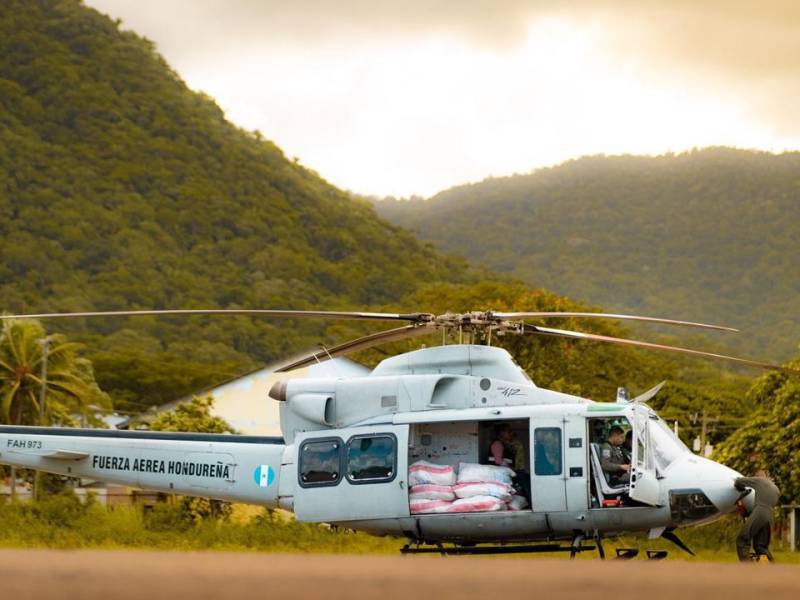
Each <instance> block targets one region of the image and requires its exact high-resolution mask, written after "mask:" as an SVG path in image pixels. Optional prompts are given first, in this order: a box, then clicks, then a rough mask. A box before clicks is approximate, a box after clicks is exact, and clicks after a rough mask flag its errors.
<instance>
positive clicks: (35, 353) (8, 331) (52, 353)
mask: <svg viewBox="0 0 800 600" xmlns="http://www.w3.org/2000/svg"><path fill="white" fill-rule="evenodd" d="M45 343H46V347H45ZM80 349H81V345H80V344H76V343H72V342H68V341H67V340H66V338H65V337H64V336H63V335H50V336H47V335H46V332H45V329H44V327H43V326H42V325H41V323H39V322H38V321H32V320H9V321H4V322H3V328H2V332H1V333H0V421H2V422H4V423H11V424H13V425H21V424H25V425H30V424H34V423H38V424H40V425H45V424H57V425H73V424H74V423H75V418H74V416H75V415H80V416H81V417H82V420H84V421H86V420H90V419H91V411H92V410H93V409H94V408H95V407H99V408H109V407H110V406H111V401H110V399H109V397H108V395H107V394H105V393H103V392H102V391H101V390H100V388H99V386H98V385H97V382H96V381H95V379H94V371H93V369H92V364H91V362H89V361H88V360H86V359H85V358H81V357H80V356H79V354H78V353H79V351H80ZM45 361H46V364H47V377H46V385H45V380H44V379H43V378H42V375H43V371H44V369H43V367H44V364H45ZM42 399H44V406H42V405H41V401H42ZM38 481H39V478H38V477H37V482H38ZM15 487H16V471H15V470H14V469H12V470H11V493H12V496H13V495H14V492H15ZM38 489H39V485H37V490H38Z"/></svg>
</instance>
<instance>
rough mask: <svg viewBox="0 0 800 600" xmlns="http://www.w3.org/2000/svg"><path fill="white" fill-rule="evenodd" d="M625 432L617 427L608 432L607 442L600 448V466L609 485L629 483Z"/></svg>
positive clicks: (629, 465) (629, 462)
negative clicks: (624, 447) (624, 446)
mask: <svg viewBox="0 0 800 600" xmlns="http://www.w3.org/2000/svg"><path fill="white" fill-rule="evenodd" d="M624 444H625V432H624V431H623V429H622V427H620V426H619V425H614V426H613V427H612V428H611V429H610V430H609V431H608V439H607V441H606V442H605V443H604V444H603V445H601V446H600V466H601V467H602V468H603V472H604V474H605V475H606V479H607V480H608V483H610V484H611V485H614V486H616V485H621V484H624V483H628V482H629V481H630V477H631V474H630V470H631V461H630V458H629V457H627V456H626V455H625V451H624V449H623V445H624Z"/></svg>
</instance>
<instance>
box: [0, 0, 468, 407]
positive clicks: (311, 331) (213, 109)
mask: <svg viewBox="0 0 800 600" xmlns="http://www.w3.org/2000/svg"><path fill="white" fill-rule="evenodd" d="M465 278H466V275H465V269H464V265H463V264H462V263H461V262H460V261H454V260H449V259H446V258H443V257H442V256H441V255H439V254H438V253H437V252H435V251H434V250H433V249H432V248H431V247H426V246H424V245H422V244H421V243H419V242H417V241H416V239H415V238H414V237H413V236H412V235H411V234H410V233H408V232H406V231H403V230H401V229H399V228H397V227H395V226H393V225H390V224H389V223H387V222H385V221H383V220H382V219H380V218H378V217H377V216H376V214H375V211H374V209H373V207H372V206H371V205H370V204H369V203H368V202H365V201H354V200H353V199H351V198H350V197H349V196H348V195H347V194H345V193H343V192H342V191H340V190H339V189H337V188H335V187H334V186H332V185H330V184H329V183H327V182H326V181H325V180H323V179H322V178H321V177H320V176H319V175H318V174H316V173H314V172H312V171H310V170H308V169H306V168H304V167H302V166H301V165H299V164H297V162H293V161H290V160H287V158H286V157H285V156H284V154H283V153H282V152H281V150H280V149H279V148H277V147H276V146H275V145H274V144H273V143H271V142H269V141H268V140H266V139H264V138H263V137H262V136H261V135H260V134H259V133H250V132H247V131H243V130H241V129H238V128H236V127H235V126H233V125H232V124H230V123H229V122H227V121H226V120H225V117H224V115H223V113H222V111H221V110H220V109H219V107H218V106H217V105H216V104H215V103H214V102H213V100H211V99H210V98H208V97H206V96H204V95H202V94H200V93H196V92H193V91H191V90H189V89H188V88H187V86H186V85H185V84H184V83H183V82H182V81H181V80H180V78H179V77H178V76H177V75H176V73H175V72H174V71H172V70H171V69H170V67H169V65H167V64H166V63H165V61H164V60H163V59H162V58H161V57H160V56H159V55H158V54H157V52H156V51H155V49H154V46H153V44H152V43H150V42H149V41H147V40H145V39H142V38H141V37H139V36H137V35H136V34H134V33H131V32H127V31H121V30H120V28H119V23H116V22H113V21H112V20H110V19H109V18H107V17H106V16H103V15H101V14H99V13H98V12H96V11H94V10H91V9H88V8H86V7H85V6H83V5H82V4H81V3H80V2H77V1H73V0H66V1H65V0H58V1H56V0H37V1H29V0H5V1H4V2H3V3H2V4H0V310H2V311H5V312H8V313H16V312H32V311H70V310H72V311H82V310H114V309H137V308H141V309H144V308H168V307H172V308H176V307H177V308H196V307H226V308H232V307H249V308H270V307H287V308H296V309H305V308H312V307H314V308H324V309H336V308H340V307H368V306H374V305H381V304H384V303H387V302H389V301H393V300H398V299H399V298H400V297H402V296H404V295H405V294H407V293H409V292H411V291H413V290H414V289H415V288H416V287H417V282H418V281H428V282H431V281H438V280H446V281H461V280H464V279H465ZM290 325H291V326H290ZM48 326H49V327H51V328H54V329H57V330H61V331H65V332H67V333H69V334H71V335H73V336H74V337H76V338H78V339H80V340H82V341H84V342H87V344H88V345H89V347H90V349H91V354H90V358H91V359H92V360H93V361H94V364H95V367H96V370H97V375H98V381H99V382H100V384H101V386H102V387H103V388H104V389H105V390H107V391H109V392H111V393H112V395H113V396H114V397H115V399H116V400H117V401H120V400H125V401H127V402H128V403H129V404H130V406H131V407H136V406H140V405H146V404H153V403H156V402H162V401H165V400H169V399H173V398H175V397H176V396H179V395H181V394H185V393H187V392H189V391H191V390H196V389H198V388H201V387H203V386H205V385H208V384H210V383H212V382H215V381H219V380H221V379H225V378H227V377H230V376H231V375H233V374H235V373H240V372H242V371H243V370H246V369H248V368H251V367H253V366H255V365H256V364H257V363H259V362H265V361H269V360H273V359H276V358H279V357H285V356H286V355H287V354H289V353H291V352H293V351H297V350H298V349H307V348H309V347H313V346H315V345H316V344H317V343H318V342H320V341H322V342H330V340H331V335H333V334H330V335H328V334H327V333H326V327H327V325H326V324H324V323H317V322H304V323H294V324H287V323H276V322H274V321H273V322H268V321H264V320H258V319H251V318H244V317H242V318H238V317H237V318H215V319H211V318H201V317H198V318H192V319H178V318H175V319H149V318H147V319H128V320H119V319H105V320H99V321H92V322H91V323H88V322H81V323H74V322H73V323H66V322H63V321H58V322H55V321H52V322H48ZM337 339H338V338H337Z"/></svg>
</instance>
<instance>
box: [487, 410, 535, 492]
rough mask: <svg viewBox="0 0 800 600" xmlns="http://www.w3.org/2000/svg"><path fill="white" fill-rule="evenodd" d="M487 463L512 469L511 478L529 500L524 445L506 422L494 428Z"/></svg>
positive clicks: (529, 475) (528, 480)
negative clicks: (513, 474)
mask: <svg viewBox="0 0 800 600" xmlns="http://www.w3.org/2000/svg"><path fill="white" fill-rule="evenodd" d="M489 463H490V464H493V465H497V466H500V467H509V468H510V469H512V470H513V471H514V472H515V473H516V475H515V476H514V478H513V482H514V484H515V486H516V487H518V488H519V489H520V491H521V492H522V495H523V496H525V498H526V499H527V500H528V502H530V501H531V474H530V472H529V471H528V469H527V468H526V467H525V445H524V444H523V443H522V442H520V441H519V439H517V435H516V433H514V430H513V429H511V426H510V425H508V423H503V424H502V425H498V426H497V427H496V428H495V430H494V441H493V442H492V445H491V446H489Z"/></svg>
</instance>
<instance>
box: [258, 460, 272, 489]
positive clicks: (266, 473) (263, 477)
mask: <svg viewBox="0 0 800 600" xmlns="http://www.w3.org/2000/svg"><path fill="white" fill-rule="evenodd" d="M253 479H255V481H256V483H257V484H258V485H259V487H268V486H270V485H272V482H273V481H275V471H274V470H273V469H272V467H270V466H269V465H259V466H257V467H256V470H255V472H254V473H253Z"/></svg>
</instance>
